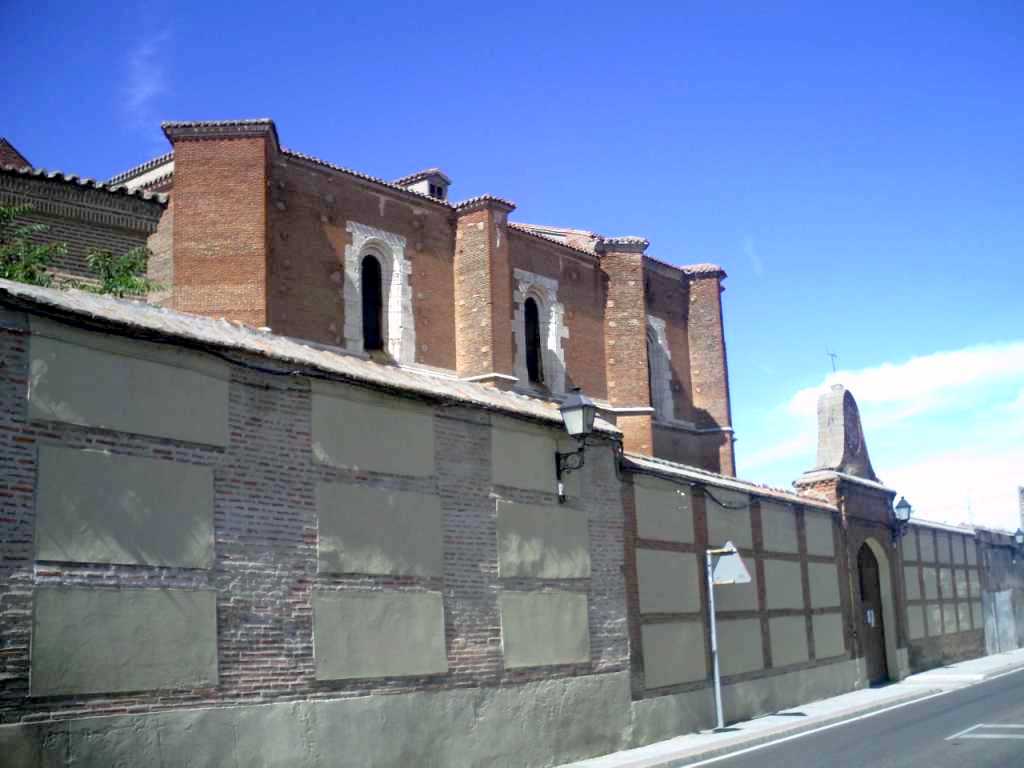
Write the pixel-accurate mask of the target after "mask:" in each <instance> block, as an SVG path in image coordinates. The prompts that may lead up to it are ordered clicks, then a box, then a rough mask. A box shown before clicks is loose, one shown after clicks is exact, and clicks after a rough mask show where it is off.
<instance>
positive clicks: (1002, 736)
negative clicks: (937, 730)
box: [946, 733, 1024, 741]
mask: <svg viewBox="0 0 1024 768" xmlns="http://www.w3.org/2000/svg"><path fill="white" fill-rule="evenodd" d="M960 738H961V739H1024V733H969V734H967V735H966V736H961V737H960ZM946 741H949V739H946Z"/></svg>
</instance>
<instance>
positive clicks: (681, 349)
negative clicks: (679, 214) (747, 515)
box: [644, 261, 717, 471]
mask: <svg viewBox="0 0 1024 768" xmlns="http://www.w3.org/2000/svg"><path fill="white" fill-rule="evenodd" d="M672 272H675V273H676V274H671V273H672ZM644 280H645V281H646V285H645V288H644V298H645V300H646V302H647V314H648V315H651V316H653V317H657V318H660V319H661V320H664V321H665V339H666V341H667V342H668V352H669V354H670V355H671V359H670V360H669V365H670V366H671V374H672V380H671V384H670V386H671V387H672V401H673V405H674V409H675V412H674V414H672V416H673V417H674V418H676V419H679V420H682V421H689V422H693V421H695V419H696V417H695V414H694V412H693V398H692V396H691V392H690V390H691V384H690V336H689V332H688V330H687V321H688V319H689V304H690V291H689V281H688V280H687V279H686V278H685V276H684V274H683V272H682V270H670V268H668V267H665V266H661V265H658V266H657V267H656V268H652V265H651V263H650V261H647V262H646V263H645V265H644ZM655 455H657V456H661V454H655ZM663 458H672V457H671V456H664V457H663ZM716 471H717V470H716Z"/></svg>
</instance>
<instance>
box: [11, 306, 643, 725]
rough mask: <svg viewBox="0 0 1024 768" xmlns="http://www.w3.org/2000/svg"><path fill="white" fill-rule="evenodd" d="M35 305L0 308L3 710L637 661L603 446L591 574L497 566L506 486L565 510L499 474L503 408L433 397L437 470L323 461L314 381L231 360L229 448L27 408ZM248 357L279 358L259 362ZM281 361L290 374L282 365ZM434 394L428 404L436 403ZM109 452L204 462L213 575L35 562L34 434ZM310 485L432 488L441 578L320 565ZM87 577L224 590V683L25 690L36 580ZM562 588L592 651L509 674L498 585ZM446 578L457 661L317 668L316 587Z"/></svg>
mask: <svg viewBox="0 0 1024 768" xmlns="http://www.w3.org/2000/svg"><path fill="white" fill-rule="evenodd" d="M26 329H27V323H26V322H25V318H24V317H23V316H21V315H18V314H14V313H3V312H0V357H2V358H3V360H4V361H5V365H4V367H3V369H2V370H0V464H2V466H3V469H4V471H3V482H2V484H0V722H2V723H11V722H32V721H41V720H63V719H68V718H74V717H82V716H86V715H98V714H118V713H125V712H139V713H142V712H149V711H158V710H164V709H171V708H194V707H207V706H229V705H235V704H240V703H259V702H270V701H285V700H310V699H338V698H351V697H359V696H367V695H371V694H382V693H404V692H413V691H427V690H442V689H451V688H458V687H470V686H495V685H514V684H518V683H521V682H526V681H531V680H543V679H554V678H564V677H568V676H580V675H588V674H595V673H599V672H600V673H604V672H613V671H622V670H625V669H626V665H627V663H628V656H629V642H628V637H627V621H626V598H625V580H624V575H623V551H624V530H623V518H622V497H621V489H620V481H619V479H618V477H617V475H616V472H615V467H614V464H613V462H614V456H613V452H612V450H611V448H610V447H608V446H599V445H598V446H593V447H590V448H588V450H587V462H586V465H585V466H584V468H583V469H582V470H581V473H582V477H581V478H580V488H581V489H582V494H583V495H582V497H580V498H570V499H569V502H568V504H569V505H570V506H579V507H581V508H583V509H586V510H587V513H588V518H589V532H590V555H591V576H590V577H589V578H583V579H562V580H558V579H554V580H553V579H530V578H515V579H501V578H499V576H498V566H497V541H496V525H497V522H496V514H497V513H496V499H498V498H505V499H510V500H514V501H518V502H522V503H535V504H545V505H550V506H552V507H554V506H555V505H557V501H556V499H555V496H554V493H553V492H537V491H523V490H519V489H516V488H509V487H505V486H495V485H494V484H493V480H492V475H491V429H492V421H491V417H490V415H489V414H487V413H486V412H484V411H481V410H477V409H472V408H464V407H448V406H436V407H435V408H434V427H435V428H434V441H435V456H436V467H437V469H436V474H435V475H434V476H431V477H410V476H405V475H401V474H396V473H378V472H368V471H362V470H346V469H339V468H334V467H328V466H325V465H322V464H319V463H317V462H316V461H315V460H314V457H313V450H312V427H311V420H310V419H311V396H310V385H309V381H308V380H307V379H305V378H304V377H298V376H275V375H272V374H269V373H264V372H258V371H253V370H250V369H247V368H245V367H243V366H241V365H233V366H231V379H230V387H229V402H228V421H229V427H230V441H229V444H228V445H227V446H226V447H224V448H215V447H208V446H200V445H196V444H192V443H184V442H180V441H177V440H170V439H163V438H154V437H145V436H139V435H131V434H127V433H122V432H114V431H109V430H101V429H91V428H86V427H80V426H74V425H68V424H61V423H51V422H29V421H28V420H27V403H26V391H27V386H28V373H29V363H28V346H29V336H28V334H27V332H26ZM236 359H237V360H239V361H242V362H252V363H256V364H259V365H260V366H262V367H268V366H271V367H272V366H273V365H274V364H273V363H270V362H268V361H267V360H265V359H262V358H260V359H252V360H249V359H248V358H247V357H246V356H245V355H241V354H239V355H238V356H237V358H236ZM281 370H282V371H284V370H285V369H284V368H282V369H281ZM424 407H430V406H429V405H425V406H424ZM43 443H45V444H49V445H61V446H66V447H75V448H93V449H102V450H108V451H111V452H114V453H117V454H123V455H130V456H139V457H149V458H160V459H162V460H170V461H179V462H184V463H190V464H200V465H206V466H210V467H211V468H212V469H213V474H214V548H215V563H214V567H213V568H212V569H210V570H199V569H182V568H166V567H150V566H111V565H100V564H96V565H90V564H65V563H49V562H46V563H43V562H35V561H34V560H33V556H34V547H33V535H34V527H35V498H34V493H35V486H36V461H37V451H38V446H39V445H40V444H43ZM317 481H338V482H346V483H353V484H360V485H372V486H376V487H381V488H391V489H395V490H408V491H418V492H422V493H437V494H438V495H439V496H440V499H441V508H442V511H443V526H444V528H443V536H444V574H443V576H442V577H429V578H423V577H411V576H402V577H398V576H368V575H355V574H348V575H337V574H320V573H318V571H317V516H316V506H315V487H316V483H317ZM44 584H45V585H89V586H91V587H94V588H111V589H142V588H147V587H180V588H189V589H191V588H205V589H213V590H215V591H216V593H217V626H218V668H219V681H218V684H217V685H216V686H214V687H210V688H201V689H187V690H186V689H181V690H160V691H147V692H138V693H125V694H96V695H81V696H52V697H45V698H32V697H30V696H29V695H28V690H29V673H30V669H29V667H30V647H31V638H30V635H31V625H32V599H33V598H32V595H33V590H34V588H35V587H36V586H38V585H44ZM552 588H556V589H564V590H571V591H576V592H581V593H585V594H587V596H588V599H589V624H590V642H591V659H590V661H589V662H587V663H582V664H571V665H559V666H555V667H538V668H533V669H526V670H505V669H504V665H503V661H502V653H501V626H500V619H499V613H498V607H497V601H498V596H499V595H500V594H501V592H502V591H504V590H545V589H552ZM424 589H429V590H433V591H440V592H441V593H442V595H443V598H444V607H445V625H446V626H445V630H446V636H447V647H448V662H449V672H448V673H447V674H443V675H433V676H430V677H424V678H410V677H403V678H386V679H374V680H338V681H317V680H316V679H315V668H314V657H313V622H312V607H311V596H312V594H313V592H314V590H326V591H353V590H354V591H385V590H387V591H395V590H397V591H421V590H424Z"/></svg>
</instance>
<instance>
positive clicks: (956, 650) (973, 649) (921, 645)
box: [909, 629, 985, 672]
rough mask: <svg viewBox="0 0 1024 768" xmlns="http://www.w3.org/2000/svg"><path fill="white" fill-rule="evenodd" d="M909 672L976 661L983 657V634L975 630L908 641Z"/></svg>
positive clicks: (981, 631)
mask: <svg viewBox="0 0 1024 768" xmlns="http://www.w3.org/2000/svg"><path fill="white" fill-rule="evenodd" d="M909 651H910V670H911V671H912V672H924V671H925V670H929V669H934V668H935V667H943V666H945V665H946V664H953V663H954V662H957V661H964V660H965V659H976V658H978V657H979V656H984V655H985V633H984V631H983V630H980V629H975V630H971V631H970V632H957V633H955V634H950V635H940V636H938V637H928V638H923V639H921V640H911V641H910V648H909Z"/></svg>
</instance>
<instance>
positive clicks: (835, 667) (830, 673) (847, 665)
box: [632, 659, 866, 747]
mask: <svg viewBox="0 0 1024 768" xmlns="http://www.w3.org/2000/svg"><path fill="white" fill-rule="evenodd" d="M865 677H866V675H865V671H864V660H863V659H852V660H846V661H840V662H837V663H835V664H826V665H823V666H820V667H813V668H811V669H802V670H799V671H796V672H787V673H785V674H781V675H773V676H772V677H763V678H760V679H757V680H750V681H748V682H744V683H736V684H734V685H726V686H723V687H722V707H723V709H724V712H725V719H726V721H728V722H738V721H742V720H749V719H750V718H752V717H755V716H757V715H763V714H767V713H769V712H777V711H779V710H780V709H785V708H786V707H792V706H795V705H798V704H806V703H808V702H811V701H817V700H819V699H825V698H828V697H830V696H838V695H839V694H841V693H847V692H849V691H852V690H855V689H857V688H862V687H864V680H865ZM714 712H715V703H714V693H713V692H712V689H711V688H710V687H708V688H703V689H701V690H698V691H688V692H686V693H677V694H671V695H668V696H658V697H656V698H650V699H642V700H640V701H634V702H633V713H632V716H633V730H632V746H634V747H642V746H644V745H646V744H651V743H653V742H655V741H662V740H664V739H671V738H673V737H675V736H680V735H682V734H685V733H692V732H693V731H698V730H701V729H703V728H711V727H713V726H714V724H715V714H714Z"/></svg>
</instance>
